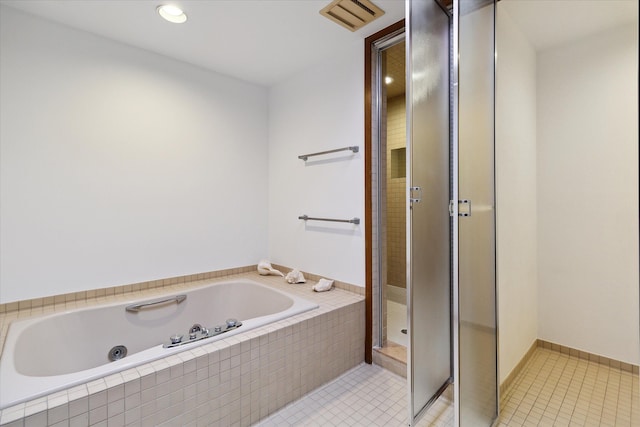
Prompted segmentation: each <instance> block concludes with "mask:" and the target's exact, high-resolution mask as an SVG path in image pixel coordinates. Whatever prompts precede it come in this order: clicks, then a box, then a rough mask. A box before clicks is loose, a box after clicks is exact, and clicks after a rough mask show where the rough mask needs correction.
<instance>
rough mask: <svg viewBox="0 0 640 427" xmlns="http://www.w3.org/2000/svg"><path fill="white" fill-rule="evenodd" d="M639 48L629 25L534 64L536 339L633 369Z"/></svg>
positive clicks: (551, 53) (549, 52) (636, 355)
mask: <svg viewBox="0 0 640 427" xmlns="http://www.w3.org/2000/svg"><path fill="white" fill-rule="evenodd" d="M637 49H638V45H637V30H636V28H634V27H633V26H631V27H623V28H619V29H616V30H613V31H610V32H606V33H601V34H598V35H596V36H592V37H589V38H586V39H583V40H581V41H578V42H576V43H573V44H568V45H564V46H560V47H557V48H552V49H549V50H546V51H543V52H540V53H539V54H538V59H537V64H538V69H537V84H538V107H537V115H538V127H537V135H538V151H537V158H538V167H537V173H538V231H539V234H538V262H539V271H538V278H539V290H538V292H539V293H538V297H539V300H538V305H539V314H538V316H539V337H540V338H542V339H544V340H547V341H551V342H554V343H559V344H563V345H566V346H570V347H574V348H577V349H580V350H583V351H589V352H592V353H596V354H599V355H603V356H607V357H611V358H614V359H618V360H622V361H624V362H628V363H635V364H638V363H639V362H640V355H639V348H640V345H639V343H638V336H639V332H638V98H637V95H638V86H637V84H638V63H637V58H638V56H637V52H638V50H637Z"/></svg>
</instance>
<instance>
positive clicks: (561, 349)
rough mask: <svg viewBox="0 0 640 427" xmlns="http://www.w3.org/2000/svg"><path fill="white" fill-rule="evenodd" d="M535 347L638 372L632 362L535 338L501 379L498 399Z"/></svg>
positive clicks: (503, 394) (520, 370) (634, 372)
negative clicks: (502, 379) (513, 366)
mask: <svg viewBox="0 0 640 427" xmlns="http://www.w3.org/2000/svg"><path fill="white" fill-rule="evenodd" d="M536 348H544V349H547V350H552V351H557V352H558V353H562V354H565V355H567V356H570V357H575V358H577V359H583V360H588V361H590V362H595V363H599V364H602V365H605V366H609V367H611V368H616V369H620V370H622V371H625V372H630V373H633V374H636V375H638V374H639V372H640V369H639V367H638V365H634V364H631V363H625V362H622V361H620V360H616V359H611V358H609V357H604V356H599V355H597V354H593V353H589V352H587V351H582V350H577V349H575V348H572V347H567V346H564V345H561V344H556V343H552V342H549V341H545V340H541V339H536V340H535V341H534V342H533V343H532V344H531V347H530V348H529V350H527V352H526V353H525V355H524V356H523V357H522V359H520V361H519V362H518V364H517V365H516V367H515V368H513V370H512V371H511V373H510V374H509V375H508V376H507V378H505V379H504V381H502V383H501V384H500V399H501V400H502V397H503V396H505V394H506V392H507V390H508V389H509V387H510V386H511V385H512V384H513V381H514V380H515V379H516V377H517V376H518V374H520V372H522V369H523V368H524V366H525V365H526V364H527V362H528V361H529V360H530V359H531V356H533V353H534V352H535V350H536Z"/></svg>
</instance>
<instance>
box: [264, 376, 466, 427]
mask: <svg viewBox="0 0 640 427" xmlns="http://www.w3.org/2000/svg"><path fill="white" fill-rule="evenodd" d="M406 393H407V383H406V381H405V379H404V378H402V377H399V376H397V375H395V374H393V373H391V372H389V371H387V370H385V369H383V368H381V367H379V366H376V365H366V364H362V365H360V366H358V367H356V368H354V369H352V370H350V371H349V372H347V373H345V374H344V375H342V376H340V377H339V378H337V379H336V380H334V381H332V382H331V383H329V384H326V385H325V386H323V387H320V388H319V389H317V390H315V391H313V392H312V393H310V394H308V395H307V396H305V397H303V398H302V399H300V400H298V401H296V402H294V403H292V404H290V405H289V406H286V407H285V408H283V409H281V410H280V411H278V412H276V413H275V414H273V415H271V416H270V417H268V418H266V419H264V420H263V421H261V422H260V423H258V424H257V426H260V427H283V426H317V427H325V426H349V427H352V426H353V427H356V426H362V427H365V426H366V427H372V426H398V427H399V426H406V425H407V407H406V396H407V394H406ZM451 425H453V407H452V405H451V404H450V402H449V401H448V400H447V399H445V398H443V397H441V398H440V399H438V401H436V403H435V404H434V405H433V406H432V407H431V408H430V409H429V412H428V413H427V414H426V415H425V416H424V417H423V418H422V420H421V421H420V423H419V424H418V426H419V427H426V426H437V427H445V426H446V427H448V426H451Z"/></svg>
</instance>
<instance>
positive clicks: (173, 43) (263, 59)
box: [0, 0, 638, 86]
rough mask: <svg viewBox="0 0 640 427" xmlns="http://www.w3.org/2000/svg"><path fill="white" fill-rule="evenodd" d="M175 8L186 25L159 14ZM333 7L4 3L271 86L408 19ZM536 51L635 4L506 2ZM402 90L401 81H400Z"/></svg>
mask: <svg viewBox="0 0 640 427" xmlns="http://www.w3.org/2000/svg"><path fill="white" fill-rule="evenodd" d="M169 2H170V3H173V4H176V5H178V6H180V7H182V9H183V10H184V11H185V13H186V14H187V15H188V16H189V20H188V21H187V22H186V23H185V24H171V23H168V22H166V21H164V20H162V19H161V18H160V17H159V16H158V14H157V13H156V7H157V6H158V5H160V4H165V3H169ZM329 2H330V0H321V1H318V0H175V1H173V0H0V4H2V5H7V6H10V7H14V8H16V9H20V10H23V11H25V12H28V13H32V14H35V15H39V16H41V17H44V18H46V19H50V20H52V21H56V22H59V23H62V24H65V25H68V26H71V27H74V28H78V29H81V30H85V31H88V32H91V33H94V34H98V35H101V36H104V37H108V38H110V39H114V40H117V41H119V42H122V43H126V44H129V45H132V46H136V47H139V48H142V49H146V50H149V51H152V52H156V53H159V54H162V55H166V56H169V57H172V58H176V59H178V60H181V61H184V62H188V63H191V64H194V65H197V66H200V67H203V68H206V69H209V70H213V71H216V72H219V73H222V74H226V75H230V76H234V77H237V78H240V79H242V80H246V81H249V82H252V83H256V84H260V85H264V86H272V85H274V84H277V83H279V82H281V81H284V80H286V79H287V78H288V77H290V76H292V75H295V74H296V73H298V72H300V71H302V70H304V69H306V68H309V67H312V66H313V65H314V64H317V63H320V62H322V60H323V59H325V58H327V57H330V56H331V55H332V54H333V52H334V51H335V50H336V49H340V48H341V47H342V46H345V45H349V44H351V43H357V42H358V41H360V40H362V39H364V38H365V37H367V36H369V35H371V34H373V33H375V32H377V31H378V30H380V29H382V28H384V27H386V26H388V25H391V24H392V23H395V22H397V21H399V20H400V19H402V18H403V17H404V0H375V1H374V2H375V4H376V5H377V6H379V7H380V8H382V9H383V10H384V11H385V12H386V13H385V14H384V15H383V16H382V17H380V18H379V19H377V20H375V21H373V22H372V23H371V24H369V25H366V26H365V27H363V28H362V29H360V30H358V31H356V32H351V31H349V30H347V29H345V28H343V27H341V26H339V25H337V24H335V23H333V22H331V21H330V20H328V19H326V18H324V17H323V16H321V15H320V13H319V11H320V9H322V8H323V7H324V6H326V5H327V4H328V3H329ZM499 4H500V5H501V6H500V7H504V8H505V9H506V10H507V11H508V14H509V15H510V16H511V17H512V18H513V19H514V20H515V21H516V23H517V24H518V25H519V27H520V28H521V29H522V31H523V32H524V33H525V35H526V36H527V38H528V39H529V40H530V42H531V43H532V44H533V45H534V47H535V48H536V49H538V50H541V49H546V48H548V47H551V46H554V45H557V44H561V43H565V42H568V41H571V40H575V39H578V38H580V37H583V36H586V35H589V34H593V33H596V32H599V31H602V30H605V29H607V28H610V27H613V26H616V25H624V24H626V23H631V22H633V21H636V22H637V18H638V0H502V1H501V2H500V3H499ZM398 83H399V82H398Z"/></svg>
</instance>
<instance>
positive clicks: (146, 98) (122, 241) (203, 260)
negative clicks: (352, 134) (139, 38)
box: [0, 7, 361, 303]
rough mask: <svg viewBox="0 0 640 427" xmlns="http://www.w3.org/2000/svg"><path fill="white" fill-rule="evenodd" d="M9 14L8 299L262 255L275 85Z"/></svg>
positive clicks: (4, 107) (5, 73)
mask: <svg viewBox="0 0 640 427" xmlns="http://www.w3.org/2000/svg"><path fill="white" fill-rule="evenodd" d="M1 19H2V21H1V25H0V28H1V31H2V33H1V35H0V40H1V45H0V67H1V68H0V128H1V131H0V132H1V133H0V154H1V171H2V172H1V193H0V196H1V204H0V209H1V210H0V225H1V229H0V250H1V251H2V257H1V265H0V271H1V275H0V302H3V303H4V302H10V301H15V300H21V299H28V298H35V297H43V296H47V295H53V294H60V293H65V292H75V291H82V290H86V289H95V288H100V287H106V286H115V285H122V284H128V283H134V282H139V281H146V280H153V279H158V278H166V277H172V276H177V275H184V274H193V273H198V272H203V271H210V270H217V269H223V268H230V267H237V266H242V265H249V264H252V263H256V262H257V261H258V260H259V258H260V257H263V256H265V255H266V253H267V231H266V228H267V202H268V197H267V192H268V187H267V182H266V177H267V163H266V159H267V106H268V105H267V95H268V94H267V91H266V89H263V88H260V87H258V86H254V85H251V84H247V83H243V82H240V81H238V80H235V79H232V78H228V77H223V76H220V75H217V74H215V73H212V72H208V71H204V70H202V69H199V68H196V67H193V66H190V65H187V64H184V63H181V62H177V61H174V60H171V59H168V58H165V57H162V56H159V55H156V54H152V53H149V52H146V51H143V50H140V49H136V48H132V47H128V46H126V45H122V44H119V43H116V42H113V41H110V40H107V39H103V38H101V37H97V36H94V35H91V34H89V33H85V32H81V31H77V30H73V29H70V28H67V27H63V26H61V25H58V24H54V23H50V22H48V21H44V20H41V19H40V18H35V17H31V16H29V15H25V14H23V13H21V12H17V11H15V10H13V9H10V8H7V7H2V13H1ZM360 101H361V100H360ZM321 119H322V118H318V120H319V121H320V120H321ZM332 142H335V143H339V141H332ZM296 151H298V150H293V151H291V155H294V154H295V152H296ZM294 159H295V157H294ZM359 184H360V182H359ZM309 209H311V207H309ZM309 212H311V210H310V211H309ZM296 224H297V223H296Z"/></svg>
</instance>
